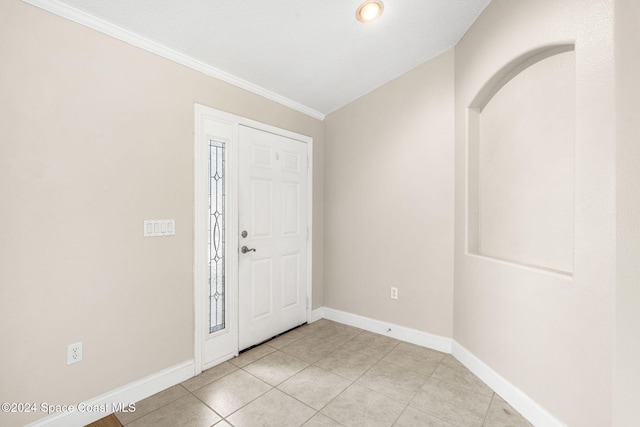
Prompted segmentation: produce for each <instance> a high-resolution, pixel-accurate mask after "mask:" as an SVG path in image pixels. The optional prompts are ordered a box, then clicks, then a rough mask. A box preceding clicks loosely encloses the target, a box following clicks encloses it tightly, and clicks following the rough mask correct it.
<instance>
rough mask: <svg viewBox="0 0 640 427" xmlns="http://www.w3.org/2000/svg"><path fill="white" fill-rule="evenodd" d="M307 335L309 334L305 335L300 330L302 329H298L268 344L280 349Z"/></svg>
mask: <svg viewBox="0 0 640 427" xmlns="http://www.w3.org/2000/svg"><path fill="white" fill-rule="evenodd" d="M307 335H308V333H304V332H303V331H301V330H300V328H298V329H294V330H293V331H289V332H287V333H286V334H283V335H280V336H279V337H277V338H274V339H272V340H271V341H268V344H269V345H270V346H271V347H274V348H278V349H279V348H282V347H284V346H285V345H288V344H291V343H292V342H294V341H296V340H299V339H300V338H302V337H304V336H307Z"/></svg>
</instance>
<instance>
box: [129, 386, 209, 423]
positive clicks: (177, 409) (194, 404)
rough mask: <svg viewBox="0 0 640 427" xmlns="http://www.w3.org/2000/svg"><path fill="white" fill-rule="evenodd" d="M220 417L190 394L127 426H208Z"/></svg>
mask: <svg viewBox="0 0 640 427" xmlns="http://www.w3.org/2000/svg"><path fill="white" fill-rule="evenodd" d="M220 420H221V418H220V416H218V414H216V413H215V412H213V411H212V410H211V409H210V408H208V407H207V405H205V404H204V403H202V402H201V401H199V400H198V399H196V398H195V397H194V396H192V395H191V394H189V395H187V396H184V397H182V398H180V399H178V400H176V401H173V402H171V403H169V404H167V405H165V406H162V407H161V408H159V409H156V410H155V411H152V412H150V413H148V414H147V415H145V416H143V417H141V418H138V419H137V420H135V421H133V422H132V423H130V424H127V427H174V426H177V425H179V426H181V427H210V426H211V425H213V424H214V423H217V422H218V421H220Z"/></svg>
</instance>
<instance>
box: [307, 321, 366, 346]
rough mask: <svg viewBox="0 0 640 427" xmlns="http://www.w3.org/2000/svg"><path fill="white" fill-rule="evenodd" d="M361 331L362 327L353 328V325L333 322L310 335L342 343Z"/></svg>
mask: <svg viewBox="0 0 640 427" xmlns="http://www.w3.org/2000/svg"><path fill="white" fill-rule="evenodd" d="M362 332H363V330H362V329H359V328H354V327H353V326H348V325H341V324H340V323H334V324H331V325H327V326H325V327H324V328H322V329H320V330H318V331H316V332H313V333H312V334H311V335H312V336H314V337H317V338H323V339H332V340H335V341H336V342H338V343H339V344H340V345H342V344H344V343H346V342H347V341H349V340H350V339H352V338H353V337H355V336H356V335H358V334H360V333H362Z"/></svg>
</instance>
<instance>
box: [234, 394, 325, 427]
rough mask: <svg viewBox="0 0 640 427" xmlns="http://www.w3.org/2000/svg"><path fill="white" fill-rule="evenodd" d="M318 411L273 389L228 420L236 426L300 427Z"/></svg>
mask: <svg viewBox="0 0 640 427" xmlns="http://www.w3.org/2000/svg"><path fill="white" fill-rule="evenodd" d="M315 413H316V411H314V410H313V409H311V408H310V407H308V406H307V405H304V404H303V403H300V402H298V401H297V400H296V399H294V398H292V397H290V396H287V395H286V394H284V393H283V392H281V391H280V390H277V389H273V390H271V391H269V392H268V393H266V394H264V395H263V396H261V397H259V398H258V399H256V400H254V401H253V402H251V403H250V404H248V405H247V406H245V407H244V408H242V409H240V410H239V411H238V412H236V413H234V414H233V415H231V416H230V417H228V418H227V420H228V421H229V422H230V423H231V424H233V425H234V426H236V427H256V426H263V427H270V426H273V427H288V426H291V427H298V426H301V425H302V424H304V423H305V422H306V421H307V420H309V419H310V418H311V417H313V416H314V415H315Z"/></svg>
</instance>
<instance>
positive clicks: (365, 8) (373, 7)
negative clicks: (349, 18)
mask: <svg viewBox="0 0 640 427" xmlns="http://www.w3.org/2000/svg"><path fill="white" fill-rule="evenodd" d="M383 10H384V5H383V4H382V2H381V1H379V0H367V1H365V2H364V3H362V4H361V5H360V7H359V8H358V11H357V12H356V18H358V21H360V22H364V23H365V24H367V23H369V22H373V21H375V20H376V19H378V18H379V17H380V15H382V11H383Z"/></svg>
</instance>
